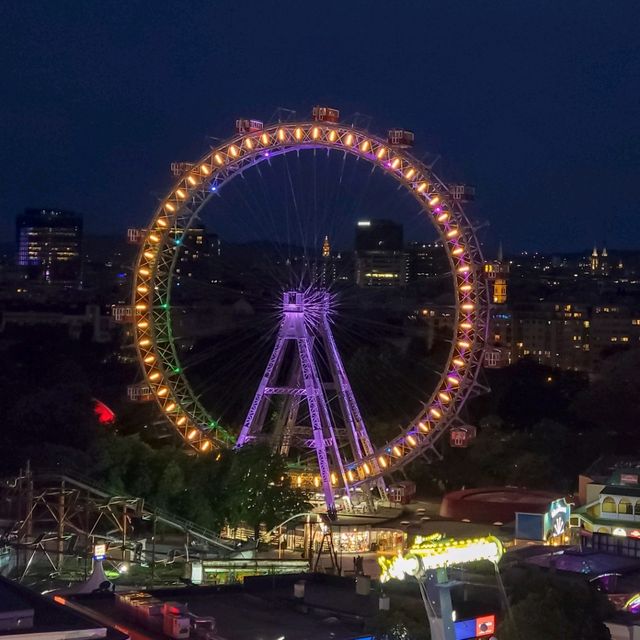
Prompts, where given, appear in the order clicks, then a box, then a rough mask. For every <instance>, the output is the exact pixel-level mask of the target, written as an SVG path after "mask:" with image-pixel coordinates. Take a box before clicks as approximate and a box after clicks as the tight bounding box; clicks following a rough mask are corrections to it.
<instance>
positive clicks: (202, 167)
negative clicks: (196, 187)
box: [200, 164, 209, 176]
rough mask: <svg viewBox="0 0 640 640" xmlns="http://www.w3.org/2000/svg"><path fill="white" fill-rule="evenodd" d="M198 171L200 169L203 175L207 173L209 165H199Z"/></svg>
mask: <svg viewBox="0 0 640 640" xmlns="http://www.w3.org/2000/svg"><path fill="white" fill-rule="evenodd" d="M200 171H202V173H204V175H205V176H208V175H209V167H207V165H206V164H202V165H200Z"/></svg>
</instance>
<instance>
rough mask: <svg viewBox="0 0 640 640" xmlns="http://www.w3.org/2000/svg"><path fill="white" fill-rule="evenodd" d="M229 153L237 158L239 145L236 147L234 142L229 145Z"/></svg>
mask: <svg viewBox="0 0 640 640" xmlns="http://www.w3.org/2000/svg"><path fill="white" fill-rule="evenodd" d="M229 155H230V156H231V157H232V158H237V157H238V147H236V146H235V145H233V144H232V145H231V146H230V147H229Z"/></svg>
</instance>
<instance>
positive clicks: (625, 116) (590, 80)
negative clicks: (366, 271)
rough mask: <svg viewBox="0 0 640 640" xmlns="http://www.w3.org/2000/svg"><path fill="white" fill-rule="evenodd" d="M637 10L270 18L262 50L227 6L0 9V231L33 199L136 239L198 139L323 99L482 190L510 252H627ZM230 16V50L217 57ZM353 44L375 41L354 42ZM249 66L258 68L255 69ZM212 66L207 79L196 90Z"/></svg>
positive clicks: (494, 232) (349, 10)
mask: <svg viewBox="0 0 640 640" xmlns="http://www.w3.org/2000/svg"><path fill="white" fill-rule="evenodd" d="M326 8H327V9H330V7H326ZM632 10H633V5H632V4H631V3H626V2H620V3H616V4H615V5H609V6H607V7H606V8H604V7H600V8H598V9H596V10H595V11H593V10H592V11H588V12H580V11H573V10H572V8H571V6H570V5H563V6H557V5H556V4H554V3H549V2H543V3H538V4H536V5H535V7H534V6H529V7H522V6H518V7H517V9H516V8H515V7H514V8H509V7H506V8H505V7H502V8H498V7H490V8H487V7H480V6H476V7H474V6H466V7H465V10H464V11H462V10H459V7H457V6H455V5H450V4H448V5H447V6H446V7H445V6H436V7H433V8H431V9H430V11H429V13H428V15H427V12H426V9H422V8H421V7H419V6H418V5H410V6H408V7H407V12H408V13H410V14H411V15H413V16H414V18H415V19H412V20H410V21H408V22H407V23H406V25H405V28H404V29H401V30H397V32H396V31H394V32H393V33H387V32H386V25H387V18H388V15H387V5H386V4H385V5H383V4H382V3H374V4H373V5H369V6H368V11H367V13H366V14H364V13H363V12H361V11H360V10H359V9H358V7H357V6H350V7H346V8H345V7H342V8H341V11H340V16H341V19H342V21H341V24H342V23H344V24H345V25H349V28H345V29H340V28H337V27H334V23H333V21H332V20H330V18H329V16H330V15H331V12H330V11H327V12H326V13H322V14H320V15H316V14H315V13H313V14H312V12H311V10H309V9H306V8H304V7H302V8H300V9H299V11H287V7H286V6H282V5H281V6H280V7H278V9H276V10H275V13H274V15H273V18H274V21H275V22H277V23H279V24H280V26H281V30H282V38H281V40H280V43H279V44H278V45H277V46H276V45H275V44H270V43H268V42H267V44H264V42H263V40H262V39H261V38H251V37H248V36H246V34H247V33H251V32H256V33H258V32H259V31H260V24H259V23H260V21H261V19H262V18H261V14H260V12H252V11H246V12H245V11H242V10H241V9H240V8H237V7H219V8H218V7H216V8H215V9H214V8H213V7H211V8H206V9H204V10H203V11H202V12H201V14H200V15H199V19H198V21H197V23H195V24H191V23H190V22H188V21H187V19H186V18H185V15H184V14H182V13H181V12H180V11H179V10H178V9H177V7H174V6H173V5H171V4H163V5H159V6H158V7H157V10H156V11H154V16H153V21H152V23H151V24H149V21H148V16H147V13H146V9H145V8H143V7H136V6H134V5H129V6H127V7H121V8H120V9H119V11H118V12H117V13H116V14H114V15H110V12H109V11H108V10H107V9H106V8H104V7H101V6H100V5H87V6H85V7H83V10H82V11H79V12H75V11H72V10H71V8H60V7H54V6H53V5H50V4H48V3H38V2H34V3H29V5H28V6H24V7H23V6H21V7H19V8H18V6H17V5H15V7H14V8H11V7H8V8H7V9H6V10H5V20H4V22H5V25H7V29H6V31H7V33H6V35H5V46H6V47H7V50H8V51H9V52H10V53H9V56H8V63H7V64H6V67H7V72H8V73H7V74H6V83H7V89H8V90H7V99H6V100H5V101H4V102H3V105H2V106H0V113H1V114H2V118H1V120H2V121H3V123H4V125H3V126H4V128H5V131H4V133H3V138H4V139H5V141H6V142H5V145H4V146H3V150H2V156H0V157H1V158H2V162H3V165H4V166H5V168H6V169H5V171H6V185H7V187H6V188H5V190H4V193H3V196H2V198H1V199H0V206H1V207H2V211H3V215H2V222H1V223H0V224H1V230H2V232H3V235H5V236H6V235H7V234H8V233H10V231H11V225H12V219H13V217H14V216H15V215H16V214H17V213H18V212H19V211H21V210H22V209H23V208H25V207H28V206H31V205H39V204H41V203H49V204H51V205H54V206H59V207H62V208H66V209H72V210H77V211H82V212H84V213H85V215H86V225H87V232H88V233H113V232H115V231H116V230H118V229H121V228H126V227H128V226H143V225H144V224H145V223H146V221H147V219H148V217H149V215H150V212H151V211H152V210H153V208H154V206H155V204H156V202H157V198H158V197H159V194H161V193H162V192H163V191H164V190H165V189H166V188H167V187H168V186H169V184H170V181H171V177H170V175H169V171H168V168H169V164H170V163H171V162H172V161H180V160H183V159H185V158H192V157H195V156H197V155H198V153H200V152H204V151H205V150H206V149H207V147H208V145H209V143H210V139H209V138H208V137H207V136H211V137H216V136H223V137H224V136H226V133H225V132H229V131H230V128H231V125H232V123H233V120H234V119H235V118H236V117H237V116H249V117H257V118H262V119H264V120H265V121H268V120H269V118H270V116H271V115H272V114H273V113H274V110H275V108H276V107H277V106H279V105H283V106H287V107H293V108H296V109H298V113H299V114H305V117H306V113H307V111H310V108H311V105H313V104H316V103H322V102H325V103H328V104H331V105H335V106H336V107H339V108H341V109H342V112H343V114H345V116H346V117H347V118H350V116H349V114H353V113H354V112H356V111H367V113H376V114H379V119H376V120H375V121H373V122H371V125H370V128H371V129H372V130H374V131H379V132H380V131H381V132H384V131H385V130H386V128H387V127H392V126H405V127H407V128H409V129H411V130H412V131H414V132H415V134H416V149H418V150H420V152H429V153H430V154H432V155H431V156H430V157H431V158H435V157H436V156H438V155H439V156H442V159H441V160H440V161H439V162H438V163H437V164H436V170H437V171H438V172H439V173H441V174H442V175H443V176H445V177H446V178H447V179H451V180H461V181H465V182H469V183H471V184H474V185H476V186H477V187H478V194H479V195H478V207H477V212H478V217H479V219H481V220H483V221H488V222H489V224H490V227H489V230H488V235H489V236H491V237H493V238H494V239H496V238H498V237H499V238H501V239H502V240H503V242H504V243H505V245H506V246H508V247H511V248H512V250H517V251H519V250H523V249H524V250H531V249H536V248H539V249H542V250H578V249H582V248H583V247H585V246H592V245H593V242H594V241H595V242H597V243H598V244H599V245H602V244H604V243H606V244H607V246H617V247H619V248H621V249H627V248H632V247H634V246H636V245H637V242H636V240H635V238H636V236H637V235H638V232H639V231H640V219H639V217H638V216H637V215H636V209H635V207H636V205H635V189H634V186H635V185H634V180H635V177H634V170H633V166H634V163H635V162H636V161H637V158H638V153H639V149H638V143H637V141H635V140H633V139H630V138H629V136H628V131H630V130H632V127H633V125H634V122H635V115H634V111H635V106H634V105H635V102H634V94H633V89H632V87H633V82H632V80H633V78H634V77H637V75H638V69H639V68H640V57H639V55H638V50H637V48H634V47H633V45H632V42H633V36H634V33H633V30H632V25H633V23H634V21H633V19H632V13H631V11H632ZM311 15H313V16H314V19H315V21H316V22H315V27H314V40H315V42H316V45H315V46H314V47H313V48H312V50H311V51H308V52H305V55H295V52H296V50H297V49H298V48H299V47H300V46H301V45H302V40H301V39H300V31H299V28H298V27H299V24H300V23H302V22H304V21H305V20H308V19H309V18H310V17H311ZM422 18H424V19H422ZM427 18H428V22H429V23H430V24H434V23H441V24H448V25H451V31H449V30H448V29H444V30H440V29H430V30H429V40H428V43H427V44H426V45H424V40H423V38H422V37H418V36H420V35H422V34H423V31H422V29H423V25H425V24H426V23H425V20H426V19H427ZM241 19H242V21H243V25H244V26H243V31H244V33H245V37H244V38H242V39H240V40H239V41H238V40H237V39H236V40H234V45H233V46H230V37H231V33H233V32H234V28H235V27H234V25H237V24H239V21H240V20H241ZM45 25H46V33H47V38H41V37H39V34H41V32H42V30H43V29H44V28H45ZM550 25H553V26H554V28H553V29H552V28H551V26H550ZM558 25H561V26H562V25H564V27H566V28H567V29H568V28H571V29H572V32H573V33H574V37H573V38H572V39H570V40H567V39H566V38H565V37H564V35H563V34H564V29H563V28H556V27H557V26H558ZM68 33H74V34H77V35H78V39H77V40H73V39H70V38H68V37H67V34H68ZM141 33H142V34H143V35H142V36H141V35H140V34H141ZM352 33H356V34H357V33H363V34H364V33H378V34H382V33H387V36H385V39H380V38H379V39H378V40H377V42H383V41H384V42H385V45H384V46H379V45H376V46H372V47H368V46H361V45H360V44H358V40H359V39H358V38H354V37H352ZM495 33H500V37H499V38H497V37H495V35H494V34H495ZM604 33H616V34H617V35H616V39H615V40H610V39H606V38H603V36H602V34H604ZM451 35H454V36H455V42H456V46H453V47H452V46H451V38H450V36H451ZM111 42H113V43H117V46H106V47H105V46H104V43H111ZM25 43H29V47H26V46H25ZM220 55H224V59H225V61H226V64H220ZM148 60H156V61H157V63H156V64H153V65H148V64H147V61H148ZM351 60H356V61H358V62H362V63H364V62H365V61H366V62H367V64H366V65H364V64H361V65H360V67H361V68H362V69H365V71H363V72H362V73H359V74H358V75H357V76H356V75H353V74H350V73H349V72H348V67H349V64H350V62H349V61H351ZM399 62H402V64H399ZM256 66H258V67H259V68H263V69H270V70H272V72H271V73H269V74H264V76H263V75H261V74H256V73H255V69H254V67H256ZM341 68H342V69H345V71H344V72H343V73H342V74H339V73H334V72H335V71H336V70H337V69H341ZM211 69H215V70H216V71H215V74H214V75H215V81H214V82H209V83H202V82H201V79H203V78H210V77H211V76H212V74H211ZM278 70H282V72H281V73H279V72H278ZM292 79H294V80H295V81H293V82H292ZM187 86H188V87H189V91H188V92H187V91H186V87H187ZM171 87H175V89H171ZM398 105H401V106H400V108H398ZM186 113H188V114H189V117H188V118H187V117H185V114H186ZM360 120H361V121H362V122H363V124H364V125H368V123H367V122H366V119H363V118H362V117H360ZM453 167H455V168H456V169H455V170H453V169H452V168H453ZM603 185H606V189H605V188H603ZM612 194H614V195H613V196H612ZM612 200H613V201H612ZM603 211H604V214H603ZM514 212H515V213H514Z"/></svg>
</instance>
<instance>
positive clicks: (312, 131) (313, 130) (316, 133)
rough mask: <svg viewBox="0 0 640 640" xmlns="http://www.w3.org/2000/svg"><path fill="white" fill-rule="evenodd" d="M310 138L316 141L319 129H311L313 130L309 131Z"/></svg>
mask: <svg viewBox="0 0 640 640" xmlns="http://www.w3.org/2000/svg"><path fill="white" fill-rule="evenodd" d="M311 137H312V138H313V139H314V140H317V139H318V138H319V137H320V129H318V127H313V129H311Z"/></svg>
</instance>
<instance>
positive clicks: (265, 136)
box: [260, 133, 270, 144]
mask: <svg viewBox="0 0 640 640" xmlns="http://www.w3.org/2000/svg"><path fill="white" fill-rule="evenodd" d="M269 140H270V139H269V134H268V133H263V134H262V135H261V136H260V142H262V144H269Z"/></svg>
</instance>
